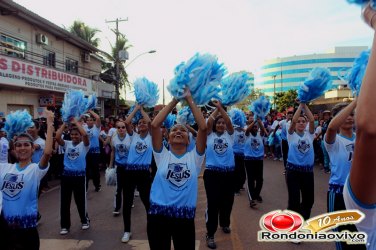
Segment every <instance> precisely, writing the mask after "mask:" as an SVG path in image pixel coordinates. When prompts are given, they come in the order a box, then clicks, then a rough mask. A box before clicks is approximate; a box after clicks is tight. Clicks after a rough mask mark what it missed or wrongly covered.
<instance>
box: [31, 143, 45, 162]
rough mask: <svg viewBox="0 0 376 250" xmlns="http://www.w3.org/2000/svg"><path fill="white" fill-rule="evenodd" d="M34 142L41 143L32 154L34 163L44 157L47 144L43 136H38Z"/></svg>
mask: <svg viewBox="0 0 376 250" xmlns="http://www.w3.org/2000/svg"><path fill="white" fill-rule="evenodd" d="M33 143H34V144H36V145H39V147H40V148H39V149H36V150H34V153H33V155H32V156H31V162H32V163H39V161H40V159H41V158H42V155H43V152H44V148H45V146H46V141H45V140H43V139H42V138H40V137H38V138H37V139H36V140H35V141H34V142H33Z"/></svg>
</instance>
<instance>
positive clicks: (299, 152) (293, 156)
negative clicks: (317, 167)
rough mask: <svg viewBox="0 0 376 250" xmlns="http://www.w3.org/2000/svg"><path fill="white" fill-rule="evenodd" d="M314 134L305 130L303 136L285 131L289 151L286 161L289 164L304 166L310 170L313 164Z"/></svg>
mask: <svg viewBox="0 0 376 250" xmlns="http://www.w3.org/2000/svg"><path fill="white" fill-rule="evenodd" d="M314 136H315V135H314V134H311V133H310V132H308V131H305V132H304V134H303V136H300V135H298V134H297V133H296V132H294V133H293V134H290V133H287V141H288V144H289V153H288V155H287V162H288V163H290V166H297V167H304V168H306V169H307V170H309V171H312V169H313V165H314V160H315V159H314V151H313V139H314Z"/></svg>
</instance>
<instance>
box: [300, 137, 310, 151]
mask: <svg viewBox="0 0 376 250" xmlns="http://www.w3.org/2000/svg"><path fill="white" fill-rule="evenodd" d="M310 148H311V146H310V145H309V143H307V141H306V140H299V141H298V150H299V151H300V152H301V153H302V154H305V153H307V152H308V150H309V149H310Z"/></svg>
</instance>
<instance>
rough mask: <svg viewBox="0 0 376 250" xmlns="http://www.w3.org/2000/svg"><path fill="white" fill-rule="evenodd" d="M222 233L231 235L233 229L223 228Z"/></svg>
mask: <svg viewBox="0 0 376 250" xmlns="http://www.w3.org/2000/svg"><path fill="white" fill-rule="evenodd" d="M222 231H223V232H224V233H225V234H229V233H231V228H229V227H222Z"/></svg>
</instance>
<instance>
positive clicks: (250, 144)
mask: <svg viewBox="0 0 376 250" xmlns="http://www.w3.org/2000/svg"><path fill="white" fill-rule="evenodd" d="M244 156H245V158H246V159H250V160H262V159H263V158H264V143H263V138H262V136H261V135H260V132H258V133H257V134H256V136H253V135H252V134H251V133H249V135H248V136H247V137H246V140H245V145H244Z"/></svg>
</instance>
